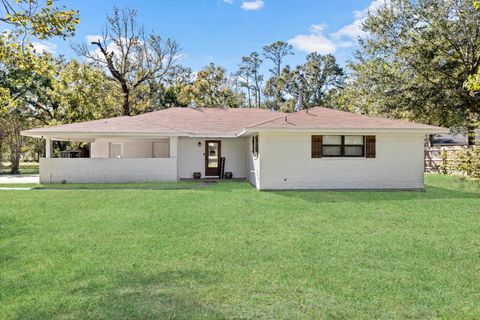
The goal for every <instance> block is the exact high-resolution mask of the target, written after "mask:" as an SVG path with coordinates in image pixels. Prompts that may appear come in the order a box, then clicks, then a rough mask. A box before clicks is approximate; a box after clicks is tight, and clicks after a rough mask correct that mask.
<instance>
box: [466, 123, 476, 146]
mask: <svg viewBox="0 0 480 320" xmlns="http://www.w3.org/2000/svg"><path fill="white" fill-rule="evenodd" d="M467 145H469V146H473V145H475V127H474V126H468V127H467Z"/></svg>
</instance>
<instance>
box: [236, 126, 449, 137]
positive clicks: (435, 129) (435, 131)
mask: <svg viewBox="0 0 480 320" xmlns="http://www.w3.org/2000/svg"><path fill="white" fill-rule="evenodd" d="M254 132H319V133H321V132H329V133H330V132H331V133H341V132H348V133H365V132H368V133H370V132H371V133H403V134H439V133H448V132H450V130H449V129H446V128H441V127H431V128H258V127H253V128H245V129H243V130H242V131H241V132H240V133H239V134H238V135H237V136H243V135H248V134H250V133H254Z"/></svg>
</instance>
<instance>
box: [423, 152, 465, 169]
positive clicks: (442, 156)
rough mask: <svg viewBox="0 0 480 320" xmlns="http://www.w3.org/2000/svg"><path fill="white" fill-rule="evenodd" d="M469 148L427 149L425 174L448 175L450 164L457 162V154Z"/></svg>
mask: <svg viewBox="0 0 480 320" xmlns="http://www.w3.org/2000/svg"><path fill="white" fill-rule="evenodd" d="M465 148H468V147H467V146H439V147H425V172H439V173H446V170H447V169H446V168H447V165H448V164H451V163H452V162H455V154H456V152H458V151H460V150H462V149H465Z"/></svg>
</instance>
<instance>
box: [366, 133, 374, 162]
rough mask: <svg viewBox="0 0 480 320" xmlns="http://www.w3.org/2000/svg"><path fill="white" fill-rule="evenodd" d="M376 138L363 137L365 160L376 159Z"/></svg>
mask: <svg viewBox="0 0 480 320" xmlns="http://www.w3.org/2000/svg"><path fill="white" fill-rule="evenodd" d="M375 145H376V137H375V136H365V158H375V157H376V146H375Z"/></svg>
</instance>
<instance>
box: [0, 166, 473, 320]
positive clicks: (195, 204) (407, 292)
mask: <svg viewBox="0 0 480 320" xmlns="http://www.w3.org/2000/svg"><path fill="white" fill-rule="evenodd" d="M426 181H427V188H426V192H313V191H311V192H310V191H308V192H257V191H255V190H254V189H253V188H252V187H250V186H249V185H248V184H247V183H243V182H227V183H219V184H216V185H213V186H210V187H206V188H200V189H184V190H142V189H139V190H126V189H119V190H112V189H109V190H107V189H106V190H98V189H97V190H73V189H72V190H42V191H40V190H32V191H0V198H1V199H2V206H1V209H0V318H4V319H87V318H94V319H132V318H138V319H372V318H381V319H406V318H411V319H434V318H442V319H478V318H480V304H479V303H478V301H480V281H479V279H480V231H479V230H480V209H479V208H480V187H479V184H477V183H473V182H468V181H461V180H458V179H457V178H453V177H448V176H438V175H428V176H427V177H426ZM127 187H128V186H127Z"/></svg>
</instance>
